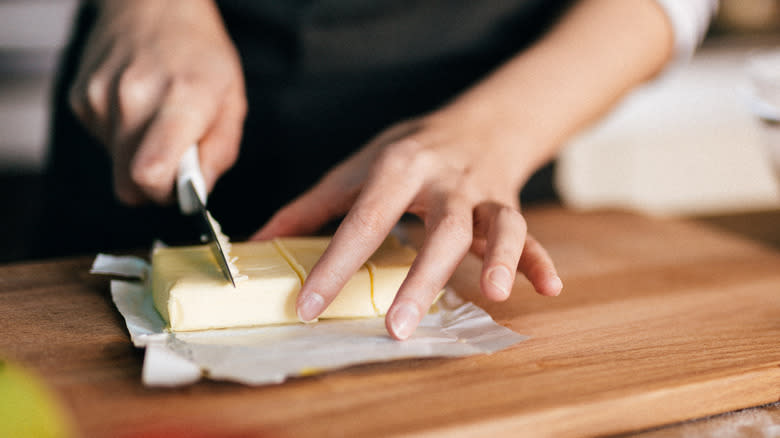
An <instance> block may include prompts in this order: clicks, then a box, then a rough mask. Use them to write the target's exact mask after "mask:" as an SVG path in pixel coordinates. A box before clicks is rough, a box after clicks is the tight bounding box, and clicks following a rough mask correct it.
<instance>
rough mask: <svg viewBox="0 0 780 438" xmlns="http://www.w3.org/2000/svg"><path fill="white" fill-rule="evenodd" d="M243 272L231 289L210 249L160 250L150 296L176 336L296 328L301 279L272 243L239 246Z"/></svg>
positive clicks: (155, 257)
mask: <svg viewBox="0 0 780 438" xmlns="http://www.w3.org/2000/svg"><path fill="white" fill-rule="evenodd" d="M231 256H232V257H236V258H237V260H236V261H235V265H236V267H237V268H238V270H239V272H240V273H241V274H243V275H246V276H247V277H248V278H247V279H245V280H244V281H240V282H238V283H237V284H236V287H235V288H233V286H232V285H231V284H230V283H229V282H228V281H227V280H226V279H225V278H224V276H223V275H222V273H220V272H219V270H218V268H217V265H216V262H215V261H214V258H213V255H212V254H211V252H210V251H209V248H208V247H207V246H205V245H203V246H190V247H177V248H160V249H157V250H155V252H154V254H153V255H152V294H153V296H154V304H155V307H156V308H157V311H158V312H160V315H161V316H162V317H163V319H165V320H166V321H167V322H168V323H169V325H170V328H171V329H172V330H174V331H188V330H204V329H210V328H224V327H242V326H253V325H265V324H280V323H290V322H297V321H298V317H297V315H296V312H295V299H296V297H297V295H298V291H299V290H300V287H301V279H300V277H299V276H298V274H297V273H296V272H295V271H294V270H293V269H292V268H291V267H290V264H289V263H288V262H287V260H286V259H285V258H284V257H283V256H282V255H281V254H280V253H279V251H278V250H277V249H276V247H275V246H274V245H273V244H272V243H271V242H248V243H235V244H233V246H232V249H231Z"/></svg>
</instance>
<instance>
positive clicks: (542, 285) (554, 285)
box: [518, 235, 563, 296]
mask: <svg viewBox="0 0 780 438" xmlns="http://www.w3.org/2000/svg"><path fill="white" fill-rule="evenodd" d="M518 270H519V271H520V272H522V273H523V274H525V276H526V278H528V280H529V281H530V282H531V284H532V285H533V286H534V289H536V292H538V293H539V294H540V295H545V296H557V295H558V294H560V293H561V290H562V289H563V282H562V281H561V279H560V277H558V272H557V271H556V269H555V265H554V264H553V261H552V258H551V257H550V255H549V254H548V253H547V250H545V249H544V247H543V246H542V245H541V244H540V243H539V242H538V241H537V240H536V239H534V238H533V236H531V235H528V236H526V239H525V248H523V255H522V256H521V257H520V263H519V265H518Z"/></svg>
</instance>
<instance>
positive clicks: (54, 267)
mask: <svg viewBox="0 0 780 438" xmlns="http://www.w3.org/2000/svg"><path fill="white" fill-rule="evenodd" d="M526 215H527V218H528V221H529V228H530V230H531V232H532V233H534V235H535V236H536V237H537V238H538V239H539V240H540V241H541V242H542V243H543V244H544V245H545V246H546V247H547V248H548V250H549V251H550V252H551V254H552V255H553V257H554V258H555V260H556V262H557V265H558V267H559V270H560V273H561V277H562V279H563V281H564V292H563V294H562V295H561V296H560V297H556V298H544V297H540V296H536V295H535V294H534V293H533V292H532V291H531V288H530V286H529V284H528V283H527V282H526V281H525V280H522V281H518V282H517V284H516V286H515V290H514V293H513V294H512V297H511V298H510V299H509V301H508V302H506V303H499V304H497V303H488V302H486V301H485V300H483V299H481V298H480V296H479V292H478V288H477V284H478V283H477V280H478V279H477V273H478V272H479V264H478V262H477V261H476V260H474V259H467V260H466V261H465V262H464V263H463V264H462V265H461V267H460V269H459V270H458V272H457V273H456V275H455V277H454V278H453V280H452V285H453V286H454V287H455V288H456V290H458V291H459V292H460V293H461V294H462V295H464V296H465V297H467V298H469V299H472V300H474V301H475V302H477V303H478V304H479V305H480V306H482V307H484V308H485V309H486V310H488V311H489V312H490V313H491V315H493V317H494V318H495V319H496V320H497V321H498V322H499V323H500V324H503V325H505V326H508V327H510V328H512V329H513V330H515V331H517V332H519V333H523V334H527V335H530V336H531V339H529V340H528V341H525V342H522V343H520V344H517V345H516V346H514V347H512V348H509V349H507V350H504V351H502V352H499V353H495V354H493V355H484V356H473V357H468V358H460V359H426V360H404V361H398V362H392V363H382V364H374V365H367V366H359V367H353V368H349V369H345V370H343V371H338V372H333V373H329V374H325V375H320V376H313V377H307V378H300V379H294V380H292V381H289V382H287V383H285V384H282V385H277V386H268V387H246V386H241V385H238V384H233V383H224V382H211V381H204V382H201V383H198V384H195V385H192V386H189V387H184V388H177V389H153V388H146V387H144V386H143V385H142V384H141V365H142V359H143V351H142V350H138V349H135V348H133V346H132V345H131V343H130V341H129V337H128V334H127V332H126V329H125V328H124V322H123V320H122V319H121V316H120V315H119V314H118V312H117V311H116V310H115V308H114V307H113V304H112V303H111V300H110V296H109V291H108V281H107V280H106V279H104V278H100V277H95V276H91V275H90V274H88V272H87V271H88V269H89V265H90V263H91V261H92V260H91V259H86V258H77V259H63V260H52V261H47V262H42V263H17V264H11V265H5V266H2V267H0V352H2V354H3V355H5V356H6V357H10V358H11V359H14V360H16V361H18V362H21V363H22V364H25V365H27V366H29V367H30V368H32V369H34V370H37V371H38V372H39V373H40V375H41V376H43V378H44V379H45V381H46V382H48V383H49V385H50V386H51V387H52V388H54V389H55V390H56V392H57V393H58V394H59V395H60V396H61V397H62V399H63V401H64V403H65V405H66V406H67V407H68V408H69V410H70V412H71V413H72V415H73V416H74V418H75V419H76V422H77V423H78V425H79V427H80V429H81V430H82V432H83V433H84V435H85V436H89V437H141V436H173V433H174V432H177V431H178V432H179V433H181V435H182V436H188V435H189V436H192V433H193V431H198V432H199V433H200V434H199V435H197V436H203V437H205V436H264V437H308V436H317V437H322V436H349V437H352V436H355V437H358V436H360V437H364V436H396V435H410V436H411V435H414V436H447V437H451V436H534V437H539V436H558V437H561V436H592V435H609V434H619V433H633V432H638V431H642V430H646V429H650V428H657V427H660V426H663V425H668V424H672V423H676V422H680V421H684V420H688V419H693V418H698V417H703V416H708V415H713V414H718V413H722V412H727V411H733V410H737V409H742V408H746V407H750V406H757V405H762V404H766V403H771V402H775V401H778V399H780V252H778V251H777V249H774V248H772V247H770V246H766V245H762V244H761V243H757V242H754V241H750V240H745V239H741V238H739V237H737V236H734V235H732V234H728V233H724V232H722V231H718V230H716V229H715V228H712V227H708V226H705V225H701V224H697V223H694V222H683V221H672V220H660V219H651V218H646V217H640V216H636V215H633V214H628V213H621V212H603V211H602V212H590V213H577V212H572V211H566V210H564V209H562V208H560V207H555V206H551V207H545V208H536V209H531V210H528V211H527V212H526ZM334 354H338V352H334ZM155 434H157V435H155Z"/></svg>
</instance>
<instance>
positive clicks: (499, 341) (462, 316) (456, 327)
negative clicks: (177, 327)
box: [91, 254, 527, 386]
mask: <svg viewBox="0 0 780 438" xmlns="http://www.w3.org/2000/svg"><path fill="white" fill-rule="evenodd" d="M91 272H92V273H95V274H109V275H119V276H122V277H124V278H123V279H121V280H117V279H115V280H112V281H111V296H112V297H113V300H114V303H115V304H116V307H117V309H118V310H119V312H120V313H121V314H122V316H123V317H124V319H125V322H126V324H127V329H128V331H129V332H130V337H131V338H132V341H133V344H135V346H137V347H144V348H146V352H145V356H144V365H143V372H142V379H143V382H144V384H146V385H150V386H178V385H186V384H189V383H193V382H196V381H198V380H199V379H200V378H202V377H204V376H207V377H209V378H211V379H216V380H231V381H236V382H241V383H244V384H249V385H266V384H272V383H281V382H284V381H285V380H286V379H287V378H289V377H295V376H306V375H312V374H316V373H320V372H325V371H328V370H335V369H338V368H344V367H348V366H350V365H357V364H364V363H376V362H383V361H390V360H397V359H405V358H422V357H458V356H468V355H474V354H485V353H492V352H495V351H499V350H502V349H504V348H506V347H509V346H510V345H513V344H515V343H518V342H520V341H523V340H524V339H527V337H526V336H523V335H520V334H517V333H515V332H513V331H511V330H509V329H507V328H505V327H502V326H500V325H498V324H497V323H496V322H495V321H493V319H492V318H491V317H490V315H488V314H487V313H486V312H485V311H484V310H482V309H480V308H479V307H477V306H476V305H474V304H472V303H469V302H465V301H464V300H462V299H461V298H460V297H458V296H457V295H456V294H455V292H454V291H453V290H451V289H447V290H446V291H445V293H444V294H443V295H442V297H441V298H440V299H439V301H438V303H437V304H436V305H435V306H434V308H433V310H432V311H431V312H430V313H429V314H427V315H426V316H425V318H423V320H422V322H421V323H420V325H419V327H418V328H417V330H416V331H415V333H414V335H413V336H412V337H410V338H409V339H408V340H406V341H402V342H399V341H395V340H393V339H392V338H390V337H389V335H388V334H387V332H386V331H385V324H384V318H381V317H378V318H368V319H354V320H321V321H319V322H317V323H314V324H290V325H276V326H266V327H250V328H235V329H221V330H204V331H198V332H178V333H174V332H170V331H168V330H166V324H165V322H164V321H163V320H162V318H161V317H160V315H159V314H158V313H157V311H156V310H155V308H154V303H153V301H152V294H151V287H150V285H151V282H150V281H149V280H150V276H151V267H150V266H149V264H148V263H147V262H146V261H144V260H143V259H140V258H137V257H132V256H120V257H117V256H109V255H105V254H99V255H98V256H97V258H96V259H95V261H94V263H93V266H92V270H91Z"/></svg>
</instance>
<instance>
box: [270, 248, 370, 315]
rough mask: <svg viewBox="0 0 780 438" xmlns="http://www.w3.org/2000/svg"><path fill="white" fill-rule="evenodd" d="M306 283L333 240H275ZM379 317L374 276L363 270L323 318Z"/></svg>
mask: <svg viewBox="0 0 780 438" xmlns="http://www.w3.org/2000/svg"><path fill="white" fill-rule="evenodd" d="M274 243H276V244H277V245H278V246H279V248H280V249H281V250H282V252H283V253H284V254H285V255H286V256H287V257H288V260H289V261H291V264H292V265H293V268H294V269H295V270H296V271H298V273H299V274H300V275H301V279H302V280H303V281H306V278H307V277H308V276H309V273H310V272H311V269H312V268H313V267H314V265H315V264H316V263H317V261H318V260H319V259H320V256H321V255H322V253H324V252H325V249H326V248H327V247H328V244H329V243H330V238H329V237H287V238H284V239H276V240H275V241H274ZM371 316H377V313H376V311H375V310H374V305H373V303H372V302H371V274H370V273H369V272H368V269H367V268H366V267H365V266H363V267H361V268H360V269H359V270H358V271H357V272H356V273H355V274H354V275H353V276H352V278H350V279H349V281H347V284H345V285H344V287H343V288H342V289H341V292H339V294H338V295H337V296H336V299H334V300H333V302H331V303H330V305H329V306H328V308H327V309H325V311H324V312H323V313H322V315H320V318H365V317H371Z"/></svg>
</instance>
